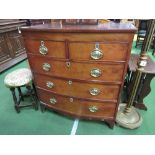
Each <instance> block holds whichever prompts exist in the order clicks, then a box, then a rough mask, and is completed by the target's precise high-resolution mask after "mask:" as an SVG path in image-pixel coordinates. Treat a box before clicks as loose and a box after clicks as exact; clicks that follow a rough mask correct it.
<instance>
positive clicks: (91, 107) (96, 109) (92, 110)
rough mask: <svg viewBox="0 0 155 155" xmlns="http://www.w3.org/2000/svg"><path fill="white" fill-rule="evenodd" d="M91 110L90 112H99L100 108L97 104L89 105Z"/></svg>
mask: <svg viewBox="0 0 155 155" xmlns="http://www.w3.org/2000/svg"><path fill="white" fill-rule="evenodd" d="M89 111H90V112H97V111H98V108H97V107H96V106H90V107H89Z"/></svg>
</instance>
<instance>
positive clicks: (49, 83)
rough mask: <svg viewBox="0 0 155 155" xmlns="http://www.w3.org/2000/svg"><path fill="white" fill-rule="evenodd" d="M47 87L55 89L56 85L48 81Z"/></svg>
mask: <svg viewBox="0 0 155 155" xmlns="http://www.w3.org/2000/svg"><path fill="white" fill-rule="evenodd" d="M46 86H47V87H48V88H53V87H54V83H53V82H51V81H47V82H46Z"/></svg>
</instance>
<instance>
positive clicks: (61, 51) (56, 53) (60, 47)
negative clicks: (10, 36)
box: [25, 39, 65, 59]
mask: <svg viewBox="0 0 155 155" xmlns="http://www.w3.org/2000/svg"><path fill="white" fill-rule="evenodd" d="M25 45H26V49H27V53H33V54H37V55H44V54H41V52H40V47H41V50H42V51H43V52H44V51H45V49H44V46H45V48H47V50H48V51H46V52H47V54H45V55H46V56H49V57H53V58H62V59H65V43H64V42H60V41H48V40H46V41H45V40H44V41H43V42H41V40H28V39H26V40H25ZM46 52H45V53H46Z"/></svg>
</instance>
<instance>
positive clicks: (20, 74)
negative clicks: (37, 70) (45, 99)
mask: <svg viewBox="0 0 155 155" xmlns="http://www.w3.org/2000/svg"><path fill="white" fill-rule="evenodd" d="M4 84H5V86H6V87H8V88H10V90H11V92H12V96H13V100H14V103H15V109H16V111H17V112H18V113H19V112H20V108H21V107H28V106H33V107H34V108H35V109H36V110H37V109H38V104H37V95H36V92H35V87H34V84H33V77H32V73H31V71H30V69H28V68H20V69H17V70H15V71H13V72H11V73H9V74H7V75H6V77H5V79H4ZM21 87H26V89H27V93H26V94H23V93H22V91H21ZM16 88H17V90H18V94H19V99H17V96H16V91H15V90H16ZM27 96H30V97H31V98H32V100H33V102H32V104H28V105H24V103H23V104H22V105H21V104H20V103H21V101H24V97H27Z"/></svg>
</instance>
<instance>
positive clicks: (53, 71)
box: [29, 55, 124, 81]
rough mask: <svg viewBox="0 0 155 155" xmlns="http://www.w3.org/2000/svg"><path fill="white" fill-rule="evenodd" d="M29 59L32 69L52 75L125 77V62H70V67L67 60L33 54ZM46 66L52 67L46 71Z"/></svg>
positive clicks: (90, 78) (79, 77)
mask: <svg viewBox="0 0 155 155" xmlns="http://www.w3.org/2000/svg"><path fill="white" fill-rule="evenodd" d="M29 61H30V64H31V68H32V70H34V71H36V72H39V73H45V74H48V75H52V76H58V77H65V78H73V79H81V80H102V81H122V78H123V71H124V64H123V63H121V64H118V63H113V64H107V63H91V62H89V63H81V62H70V66H69V67H68V66H67V64H66V62H65V61H56V60H52V59H49V58H47V57H46V58H45V57H37V56H33V55H29ZM43 66H44V67H43ZM45 66H47V67H48V66H50V69H49V70H48V71H45V70H44V69H43V68H45ZM47 67H46V68H47ZM94 76H98V77H94Z"/></svg>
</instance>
